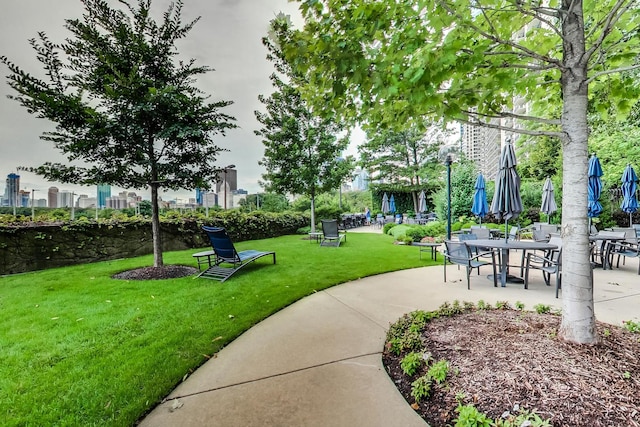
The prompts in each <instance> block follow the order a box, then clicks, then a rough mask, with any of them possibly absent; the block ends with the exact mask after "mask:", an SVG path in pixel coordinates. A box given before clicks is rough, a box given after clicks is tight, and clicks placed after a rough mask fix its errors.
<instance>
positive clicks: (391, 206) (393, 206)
mask: <svg viewBox="0 0 640 427" xmlns="http://www.w3.org/2000/svg"><path fill="white" fill-rule="evenodd" d="M395 211H396V201H395V199H394V198H393V194H392V195H391V197H390V198H389V212H395Z"/></svg>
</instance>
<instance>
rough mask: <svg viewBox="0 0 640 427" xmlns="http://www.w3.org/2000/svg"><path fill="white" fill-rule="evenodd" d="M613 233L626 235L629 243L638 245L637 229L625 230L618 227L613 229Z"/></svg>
mask: <svg viewBox="0 0 640 427" xmlns="http://www.w3.org/2000/svg"><path fill="white" fill-rule="evenodd" d="M612 230H613V231H615V232H618V233H624V236H625V237H626V239H625V240H626V241H628V242H629V243H637V236H636V229H635V228H633V227H625V228H618V227H614V228H612Z"/></svg>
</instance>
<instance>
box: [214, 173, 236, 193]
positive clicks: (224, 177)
mask: <svg viewBox="0 0 640 427" xmlns="http://www.w3.org/2000/svg"><path fill="white" fill-rule="evenodd" d="M225 182H226V183H227V191H235V190H237V189H238V171H237V170H235V169H227V172H226V173H225V172H224V171H222V172H220V176H219V177H218V182H216V193H218V194H220V192H224V184H225Z"/></svg>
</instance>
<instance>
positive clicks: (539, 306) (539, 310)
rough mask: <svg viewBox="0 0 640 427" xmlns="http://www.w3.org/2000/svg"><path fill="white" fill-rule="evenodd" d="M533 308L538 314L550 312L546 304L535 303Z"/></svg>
mask: <svg viewBox="0 0 640 427" xmlns="http://www.w3.org/2000/svg"><path fill="white" fill-rule="evenodd" d="M533 309H534V310H535V311H536V313H538V314H546V313H550V312H551V306H550V305H546V304H536V305H534V306H533Z"/></svg>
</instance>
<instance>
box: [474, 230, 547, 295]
mask: <svg viewBox="0 0 640 427" xmlns="http://www.w3.org/2000/svg"><path fill="white" fill-rule="evenodd" d="M465 243H466V244H467V246H470V247H473V248H491V249H497V250H500V253H501V257H500V273H499V275H500V285H501V286H502V287H505V286H507V282H508V281H511V282H514V283H524V280H523V279H522V278H521V277H518V276H513V275H510V274H509V252H510V251H511V249H517V250H522V251H548V250H552V249H558V246H556V245H552V244H549V243H545V242H532V241H529V240H504V239H478V240H467V241H465ZM523 258H524V257H523Z"/></svg>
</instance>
